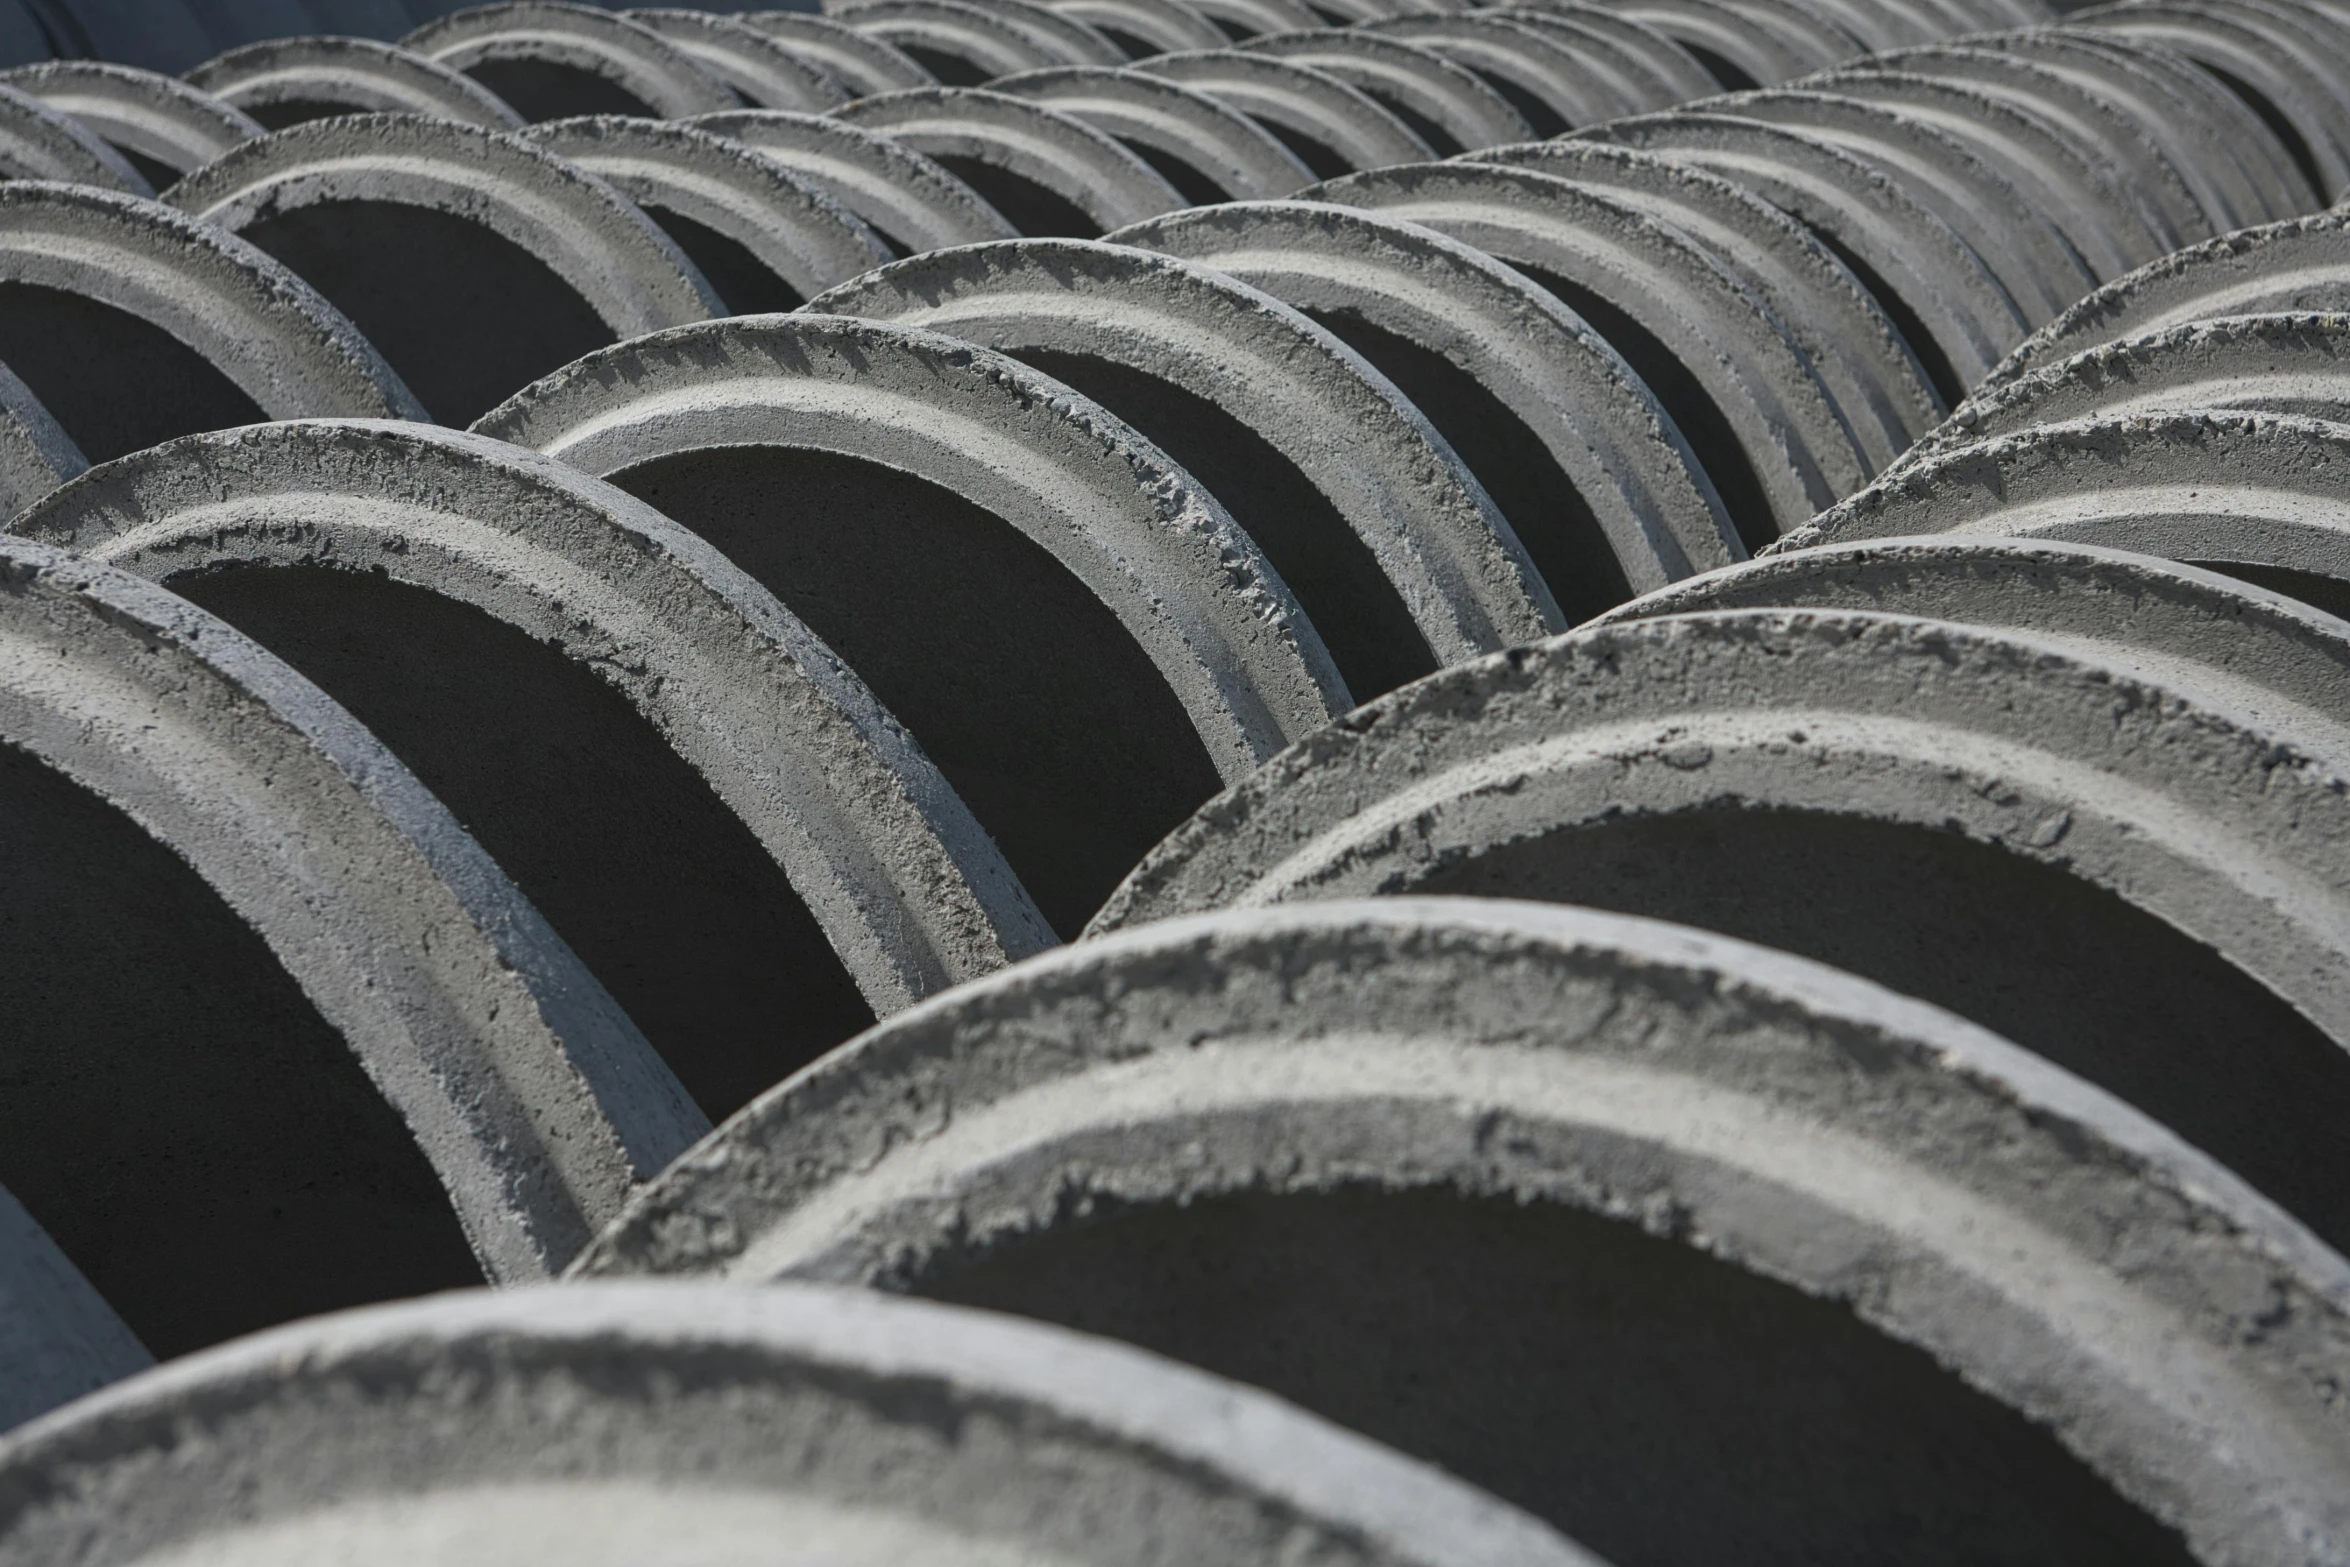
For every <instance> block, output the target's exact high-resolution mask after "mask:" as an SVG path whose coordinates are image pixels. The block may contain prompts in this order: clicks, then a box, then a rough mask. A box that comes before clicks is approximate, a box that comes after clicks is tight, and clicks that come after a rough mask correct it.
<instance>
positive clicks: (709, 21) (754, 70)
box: [628, 8, 854, 114]
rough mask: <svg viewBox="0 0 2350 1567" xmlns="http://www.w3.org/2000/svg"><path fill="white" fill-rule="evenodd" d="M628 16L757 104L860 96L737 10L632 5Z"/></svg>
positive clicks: (817, 108)
mask: <svg viewBox="0 0 2350 1567" xmlns="http://www.w3.org/2000/svg"><path fill="white" fill-rule="evenodd" d="M628 19H629V20H630V21H632V22H635V23H637V24H638V25H640V26H643V27H649V28H651V29H652V30H653V31H654V32H656V33H659V34H660V35H661V36H662V37H663V38H665V39H667V40H668V41H669V42H670V43H673V44H675V45H676V46H677V47H678V48H679V49H681V50H683V51H684V52H685V55H686V57H687V58H688V59H690V60H692V61H693V62H694V64H696V65H698V66H700V67H701V68H702V69H703V70H704V71H707V72H708V73H709V74H710V75H712V76H715V77H717V78H718V80H720V81H722V82H724V83H725V84H726V85H727V86H729V87H731V88H733V89H734V94H735V96H736V97H737V98H739V99H741V100H742V101H743V103H744V104H746V105H748V106H749V107H751V108H754V109H794V110H798V111H799V112H801V113H803V114H822V113H823V112H824V111H825V110H827V109H830V108H833V107H835V106H836V105H838V104H843V103H846V102H847V101H848V100H849V99H850V98H851V97H852V96H854V94H852V93H850V92H849V90H848V89H847V88H846V87H844V86H842V85H841V83H840V82H839V80H838V79H837V78H835V77H834V76H833V74H832V73H831V72H830V71H827V70H825V69H824V68H823V67H822V66H821V65H817V64H814V63H812V62H810V61H809V60H807V59H805V58H803V57H802V56H801V54H800V52H799V51H798V50H796V49H793V48H792V47H791V46H789V45H788V44H786V43H784V42H783V40H781V39H780V38H777V37H776V36H775V35H774V34H773V33H770V32H767V31H766V30H764V29H762V28H757V27H751V26H748V25H746V24H745V23H743V22H740V21H737V20H736V19H735V18H733V17H731V16H719V15H716V14H715V13H713V12H709V11H685V10H674V9H667V8H656V9H647V10H633V11H630V12H629V13H628Z"/></svg>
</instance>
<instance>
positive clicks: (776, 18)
mask: <svg viewBox="0 0 2350 1567" xmlns="http://www.w3.org/2000/svg"><path fill="white" fill-rule="evenodd" d="M735 20H736V21H738V22H741V23H742V24H743V25H744V26H746V27H756V28H757V29H759V31H761V32H763V33H765V34H767V35H768V36H769V37H771V38H775V39H778V40H780V41H781V42H782V44H783V46H784V47H785V48H786V49H789V50H790V51H791V52H792V53H794V54H796V55H798V56H799V57H800V58H801V59H803V60H806V61H807V62H808V63H809V64H811V65H815V66H819V67H821V68H822V69H824V70H826V71H829V72H831V73H832V75H833V76H834V78H835V79H837V80H838V81H839V82H840V83H841V85H842V86H844V87H846V88H847V89H848V90H849V96H850V97H852V98H869V97H871V96H872V95H873V94H875V93H885V92H897V91H899V90H900V89H902V88H907V87H935V86H936V85H938V78H937V77H935V76H933V75H931V74H930V69H929V67H927V66H925V65H924V64H923V63H922V62H921V61H919V60H917V59H915V58H914V57H913V56H912V55H910V54H908V53H906V51H905V50H903V49H900V48H898V47H897V46H896V45H895V44H892V43H889V42H887V41H886V40H883V39H880V38H876V37H874V36H873V35H872V34H871V33H866V32H860V31H858V30H857V29H856V28H854V27H851V26H849V25H847V24H846V23H844V22H836V21H833V20H832V19H831V18H830V17H824V16H811V15H809V14H808V13H806V12H804V11H746V12H744V13H743V14H742V15H740V16H738V17H736V18H735Z"/></svg>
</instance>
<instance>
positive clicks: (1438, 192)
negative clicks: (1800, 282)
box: [1306, 163, 1867, 549]
mask: <svg viewBox="0 0 2350 1567" xmlns="http://www.w3.org/2000/svg"><path fill="white" fill-rule="evenodd" d="M1306 199H1308V200H1321V201H1332V202H1336V203H1338V204H1339V205H1341V206H1350V207H1367V208H1371V209H1373V210H1375V211H1380V212H1384V213H1386V214H1388V215H1389V216H1390V217H1396V218H1402V219H1405V220H1407V221H1409V222H1413V223H1423V224H1426V225H1427V226H1428V227H1430V228H1432V229H1435V230H1437V231H1438V232H1440V233H1444V234H1449V235H1451V236H1452V237H1453V238H1455V239H1457V240H1461V241H1463V242H1464V243H1466V244H1471V245H1475V246H1476V247H1477V248H1478V249H1480V250H1483V251H1486V252H1487V253H1489V254H1491V255H1493V256H1495V257H1496V258H1498V259H1500V260H1502V261H1505V262H1508V263H1509V264H1510V265H1511V266H1514V267H1517V268H1518V269H1519V270H1520V271H1523V272H1526V273H1527V274H1528V275H1529V276H1531V277H1533V279H1534V280H1535V281H1536V282H1537V283H1540V284H1541V285H1542V286H1543V287H1545V288H1547V289H1549V290H1551V291H1552V292H1553V293H1555V294H1557V295H1558V296H1559V297H1560V298H1561V299H1562V300H1564V301H1565V303H1566V305H1567V307H1568V308H1569V309H1571V310H1573V311H1575V313H1576V314H1578V315H1581V316H1583V317H1584V318H1585V319H1586V320H1594V319H1595V318H1596V319H1595V325H1596V327H1597V330H1598V331H1599V333H1600V335H1601V336H1602V337H1605V338H1607V339H1608V341H1609V342H1611V343H1613V344H1614V345H1615V347H1616V349H1617V350H1618V351H1619V352H1620V353H1622V354H1623V355H1624V357H1625V358H1626V359H1627V360H1628V361H1629V362H1630V363H1631V365H1632V368H1633V369H1634V370H1635V371H1637V372H1638V373H1639V375H1640V377H1641V379H1642V380H1644V381H1646V382H1648V384H1649V386H1650V388H1651V389H1652V390H1654V391H1655V392H1656V393H1657V400H1658V401H1659V402H1661V403H1662V404H1663V405H1664V407H1665V410H1666V411H1667V412H1668V413H1670V414H1671V415H1672V416H1673V422H1674V423H1675V424H1677V425H1679V426H1680V428H1681V432H1682V433H1683V434H1684V435H1686V436H1688V437H1689V438H1690V441H1691V443H1692V444H1693V445H1694V446H1696V447H1697V448H1698V450H1699V453H1700V457H1701V460H1702V461H1704V463H1705V464H1706V472H1707V474H1708V475H1709V476H1710V477H1711V478H1712V479H1713V482H1714V487H1715V488H1716V489H1717V490H1719V491H1720V492H1721V496H1722V501H1723V504H1724V505H1725V506H1726V507H1727V508H1728V510H1729V513H1730V520H1731V522H1732V523H1734V524H1735V525H1736V526H1737V529H1738V532H1739V535H1740V537H1742V538H1743V539H1745V541H1746V545H1747V548H1748V549H1760V548H1761V547H1762V546H1763V545H1764V544H1766V543H1768V542H1770V541H1771V540H1772V539H1774V538H1777V537H1778V536H1779V535H1780V534H1782V533H1784V532H1786V531H1787V530H1788V529H1790V528H1795V527H1800V526H1801V525H1802V524H1803V523H1804V522H1806V521H1808V520H1809V519H1810V517H1811V516H1812V515H1813V514H1814V513H1815V512H1817V511H1818V510H1820V508H1821V507H1823V506H1826V505H1829V504H1831V503H1832V502H1833V501H1834V499H1835V498H1836V497H1838V496H1841V495H1849V494H1851V493H1852V492H1853V491H1854V490H1856V489H1858V488H1860V486H1861V485H1862V484H1864V483H1866V482H1867V481H1866V478H1865V475H1866V473H1867V469H1866V467H1865V465H1864V459H1863V457H1862V453H1861V450H1860V447H1859V445H1858V444H1857V443H1856V441H1855V440H1854V437H1853V434H1852V430H1851V425H1850V423H1849V421H1848V420H1847V419H1846V417H1845V415H1844V413H1843V411H1842V410H1841V409H1840V408H1839V407H1838V406H1837V405H1836V402H1835V399H1834V398H1833V396H1831V395H1830V393H1829V392H1828V390H1827V388H1826V386H1825V385H1824V384H1823V383H1822V382H1821V380H1820V378H1819V375H1818V373H1817V372H1816V371H1814V370H1813V368H1812V367H1811V365H1810V364H1809V363H1807V362H1806V361H1805V359H1804V357H1803V354H1802V352H1801V351H1800V350H1799V349H1798V348H1797V347H1796V346H1795V344H1794V343H1793V342H1792V341H1790V340H1789V338H1788V336H1787V332H1786V328H1785V327H1783V326H1782V325H1781V324H1780V322H1779V319H1778V317H1777V316H1776V315H1775V314H1774V313H1773V312H1772V311H1771V309H1770V307H1769V306H1768V305H1767V304H1765V303H1764V302H1763V301H1762V299H1761V298H1759V297H1758V296H1757V295H1756V293H1755V292H1754V291H1753V290H1752V289H1751V288H1750V287H1749V286H1748V285H1747V284H1746V283H1745V281H1744V280H1743V279H1741V278H1740V277H1739V276H1738V274H1737V273H1736V272H1735V271H1733V270H1732V269H1731V268H1730V267H1729V266H1728V265H1726V264H1725V263H1724V261H1723V260H1721V259H1720V258H1717V257H1716V256H1715V255H1713V254H1712V253H1711V252H1709V251H1708V250H1707V249H1706V248H1705V247H1704V246H1703V245H1702V244H1700V243H1699V242H1698V241H1697V240H1695V239H1692V238H1691V237H1689V236H1688V235H1687V234H1685V233H1684V232H1683V231H1682V230H1681V229H1679V228H1678V227H1676V226H1674V225H1673V224H1671V223H1668V222H1666V221H1664V220H1663V219H1661V218H1658V217H1657V216H1655V215H1653V214H1652V213H1650V212H1648V211H1646V210H1644V209H1643V208H1642V207H1641V206H1640V205H1638V204H1637V203H1636V202H1634V201H1630V200H1627V199H1625V198H1623V197H1620V196H1617V195H1614V194H1612V193H1610V192H1607V191H1604V190H1600V189H1597V188H1594V187H1591V186H1586V185H1578V184H1576V183H1574V182H1573V181H1570V180H1564V179H1561V178H1559V177H1558V176H1556V175H1552V174H1545V173H1540V172H1537V171H1534V170H1530V169H1521V168H1510V167H1505V166H1503V165H1500V164H1482V163H1431V164H1420V165H1417V166H1409V165H1407V166H1405V167H1403V168H1399V169H1379V170H1374V171H1372V172H1371V173H1368V174H1351V175H1348V176H1347V177H1346V178H1345V179H1341V180H1332V181H1330V182H1329V183H1328V184H1327V185H1319V186H1316V187H1314V188H1313V189H1312V190H1310V191H1308V192H1307V193H1306Z"/></svg>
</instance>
